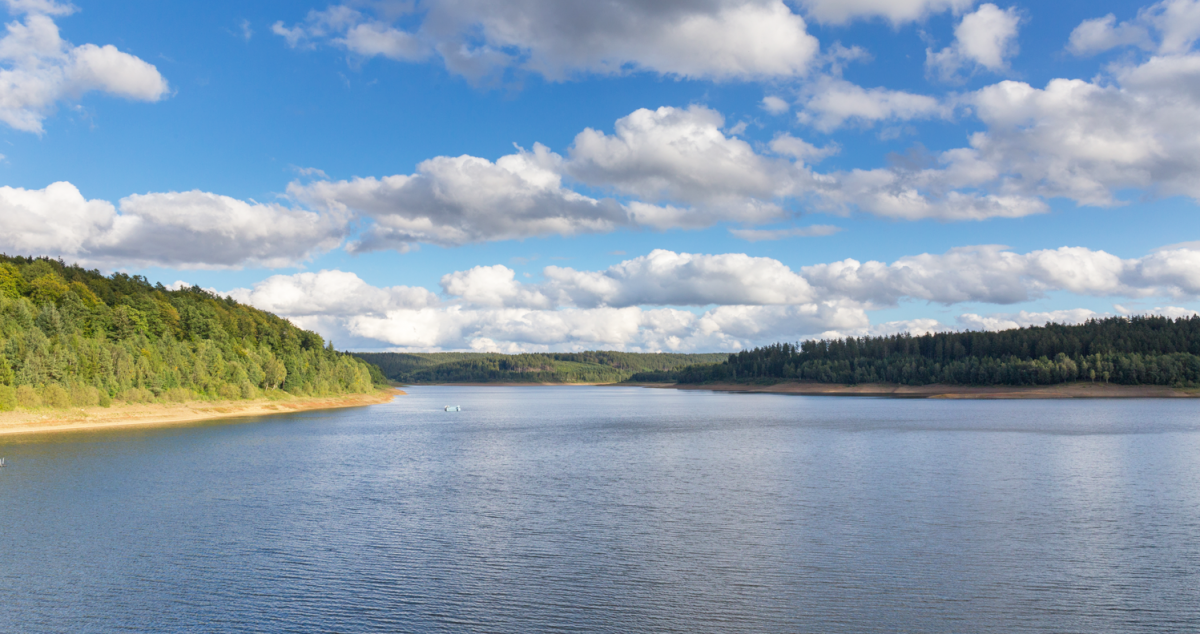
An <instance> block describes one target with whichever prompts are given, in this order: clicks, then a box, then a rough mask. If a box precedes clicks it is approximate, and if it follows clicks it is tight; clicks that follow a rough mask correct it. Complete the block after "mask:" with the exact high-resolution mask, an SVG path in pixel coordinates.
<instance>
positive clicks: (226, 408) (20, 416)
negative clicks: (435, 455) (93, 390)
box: [0, 389, 404, 435]
mask: <svg viewBox="0 0 1200 634" xmlns="http://www.w3.org/2000/svg"><path fill="white" fill-rule="evenodd" d="M398 394H404V392H403V391H401V390H397V389H386V390H380V391H378V392H374V393H371V394H351V395H347V396H329V397H292V398H287V399H280V400H270V399H258V400H253V401H191V402H187V403H170V404H164V403H155V404H149V405H117V404H114V405H113V407H84V408H72V409H64V410H50V409H35V410H16V411H13V412H0V435H9V434H32V433H45V432H67V431H81V430H91V429H106V428H110V427H129V426H153V425H180V424H187V423H195V422H199V421H207V420H214V419H220V418H240V417H245V416H269V415H272V414H289V413H292V412H303V411H309V410H319V409H337V408H342V407H362V406H365V405H377V404H379V403H388V402H390V401H391V400H392V399H393V398H394V397H395V396H396V395H398Z"/></svg>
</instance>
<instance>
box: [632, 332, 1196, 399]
mask: <svg viewBox="0 0 1200 634" xmlns="http://www.w3.org/2000/svg"><path fill="white" fill-rule="evenodd" d="M632 380H635V381H655V380H657V381H678V382H680V383H706V382H714V381H721V382H724V381H739V382H763V381H766V382H770V381H781V380H803V381H816V382H819V383H842V384H857V383H899V384H902V385H930V384H934V383H942V384H948V385H1053V384H1058V383H1070V382H1074V381H1094V382H1102V383H1116V384H1121V385H1168V386H1175V387H1194V386H1200V317H1191V318H1180V319H1168V318H1166V317H1155V316H1146V317H1132V318H1123V317H1113V318H1110V319H1103V320H1091V321H1088V322H1087V323H1084V324H1080V325H1076V326H1064V325H1059V324H1047V325H1045V326H1036V327H1031V328H1018V329H1013V330H1004V331H1000V332H945V333H938V334H930V335H922V336H919V337H914V336H912V335H893V336H890V337H863V338H858V339H856V338H849V339H835V340H828V341H825V340H822V341H805V342H802V343H800V344H787V343H780V344H775V345H772V346H766V347H763V348H755V349H753V350H745V351H742V352H739V353H737V354H732V355H729V357H728V359H726V360H725V361H724V362H722V363H716V364H708V365H703V364H701V365H694V366H690V367H686V368H680V369H678V370H674V371H671V372H667V373H645V374H639V375H634V376H633V378H632Z"/></svg>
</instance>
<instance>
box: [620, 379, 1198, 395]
mask: <svg viewBox="0 0 1200 634" xmlns="http://www.w3.org/2000/svg"><path fill="white" fill-rule="evenodd" d="M643 386H644V387H661V388H673V389H677V390H711V391H714V392H761V393H766V394H805V395H813V396H882V397H889V398H946V399H1031V398H1037V399H1059V398H1197V397H1200V389H1196V388H1173V387H1166V386H1163V385H1111V384H1108V385H1106V384H1103V383H1064V384H1061V385H1033V386H1014V385H993V386H980V387H973V386H964V385H917V386H912V385H893V384H886V383H863V384H860V385H839V384H831V383H812V382H807V381H788V382H784V383H776V384H774V385H745V384H739V383H708V384H703V385H678V384H661V383H660V384H652V383H647V384H643Z"/></svg>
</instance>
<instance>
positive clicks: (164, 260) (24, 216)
mask: <svg viewBox="0 0 1200 634" xmlns="http://www.w3.org/2000/svg"><path fill="white" fill-rule="evenodd" d="M119 209H120V211H119V212H118V207H117V206H114V205H113V204H112V203H110V202H108V201H104V200H87V199H85V198H84V197H83V195H82V194H81V193H80V192H79V190H78V189H77V188H76V187H75V186H74V185H72V184H70V183H66V182H59V183H53V184H51V185H49V186H47V187H46V188H45V189H22V188H14V187H0V251H4V252H7V253H28V254H35V255H57V256H63V257H70V258H73V259H76V260H78V261H80V262H84V263H89V264H100V265H119V266H138V265H156V266H168V267H177V268H237V267H242V266H249V265H260V266H291V265H294V264H296V263H297V262H300V261H302V260H304V259H306V258H307V257H309V256H311V255H313V254H315V253H317V252H321V251H326V250H329V249H332V248H335V247H336V246H337V245H338V244H339V243H340V242H341V240H342V238H343V236H344V235H345V231H346V218H345V217H344V216H340V215H337V214H318V213H314V212H310V211H304V210H299V209H292V208H287V207H283V206H280V205H271V204H266V205H264V204H258V203H247V202H243V201H240V200H237V199H233V198H229V197H227V196H218V195H216V194H208V193H204V192H198V191H192V192H182V193H177V192H170V193H150V194H142V195H134V196H128V197H126V198H124V199H122V200H121V201H120V202H119Z"/></svg>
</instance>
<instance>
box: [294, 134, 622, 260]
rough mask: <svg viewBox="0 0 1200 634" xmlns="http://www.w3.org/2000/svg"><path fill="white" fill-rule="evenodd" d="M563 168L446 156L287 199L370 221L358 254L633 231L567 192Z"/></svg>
mask: <svg viewBox="0 0 1200 634" xmlns="http://www.w3.org/2000/svg"><path fill="white" fill-rule="evenodd" d="M561 161H562V159H561V157H559V156H558V155H557V154H554V153H553V152H550V151H549V150H548V149H546V148H545V147H544V146H542V145H535V146H534V149H533V151H532V152H527V151H525V150H520V151H518V152H517V153H516V154H510V155H508V156H504V157H501V158H500V159H498V160H497V161H496V162H494V163H493V162H491V161H488V160H487V159H482V158H477V157H473V156H459V157H453V158H452V157H444V156H443V157H437V158H434V159H429V160H427V161H424V162H422V163H421V164H420V165H418V166H417V173H415V174H412V175H408V176H406V175H397V176H386V177H384V178H381V179H377V178H355V179H353V180H350V181H315V182H311V183H292V184H291V185H290V186H289V187H288V193H289V195H291V196H292V197H293V198H295V199H297V200H300V201H302V202H304V203H307V204H309V205H312V206H314V207H316V208H320V209H325V210H329V211H335V212H340V211H353V212H355V213H358V214H363V215H366V216H369V217H370V218H372V219H373V220H374V223H375V224H374V226H373V227H372V228H371V229H370V231H369V232H368V233H367V234H366V235H365V236H363V237H362V239H361V240H360V241H359V242H358V243H357V244H355V245H352V250H355V251H370V250H377V249H388V248H391V249H398V250H401V251H404V250H407V249H409V248H411V246H412V245H413V244H415V243H420V242H426V243H431V244H439V245H444V246H458V245H462V244H467V243H470V242H480V241H485V240H511V239H519V238H525V237H530V236H546V235H576V234H580V233H602V232H609V231H612V230H614V229H616V228H617V227H620V226H624V225H627V224H629V213H628V212H627V211H626V210H625V209H624V208H623V207H622V206H621V205H620V204H619V203H617V202H615V201H613V200H596V199H594V198H589V197H587V196H584V195H582V194H579V193H576V192H574V191H572V190H570V189H567V188H564V187H563V186H562V177H561V176H560V174H559V164H560V163H561Z"/></svg>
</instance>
